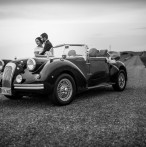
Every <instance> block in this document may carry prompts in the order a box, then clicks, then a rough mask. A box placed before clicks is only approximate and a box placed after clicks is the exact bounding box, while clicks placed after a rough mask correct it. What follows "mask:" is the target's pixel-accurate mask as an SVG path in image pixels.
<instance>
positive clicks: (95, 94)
mask: <svg viewBox="0 0 146 147" xmlns="http://www.w3.org/2000/svg"><path fill="white" fill-rule="evenodd" d="M113 93H115V91H114V90H113V88H112V87H100V88H95V89H90V90H87V91H85V92H83V93H80V94H77V95H76V96H75V98H74V100H73V102H72V103H71V104H70V105H72V104H73V105H74V104H78V103H79V102H82V101H85V100H87V101H88V99H97V98H98V99H100V98H103V97H108V95H110V94H113ZM0 105H3V106H8V107H20V106H21V107H26V108H28V107H34V106H35V107H42V108H46V107H47V108H48V107H59V106H55V105H54V104H52V102H51V101H50V99H49V97H48V98H45V97H40V96H35V97H23V98H22V99H19V100H10V99H7V98H6V97H4V96H2V95H0ZM68 106H69V105H67V106H66V107H68Z"/></svg>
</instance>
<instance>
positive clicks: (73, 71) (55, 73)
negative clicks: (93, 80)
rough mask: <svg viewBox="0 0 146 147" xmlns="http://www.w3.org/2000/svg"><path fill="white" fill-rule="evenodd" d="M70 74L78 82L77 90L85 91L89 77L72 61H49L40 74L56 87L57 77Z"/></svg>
mask: <svg viewBox="0 0 146 147" xmlns="http://www.w3.org/2000/svg"><path fill="white" fill-rule="evenodd" d="M63 73H67V74H70V75H71V76H72V77H73V79H74V80H75V83H76V89H77V92H81V91H83V90H84V89H85V88H86V86H87V79H86V77H85V75H84V74H83V72H82V71H81V70H80V69H79V68H78V67H77V66H76V65H75V64H74V63H72V62H70V61H68V60H65V59H57V60H55V61H53V62H52V63H49V62H47V63H46V65H45V66H44V68H43V69H42V71H41V72H40V74H41V75H42V78H41V80H43V81H45V82H46V83H47V84H49V87H52V88H53V87H54V84H55V81H56V80H57V78H58V77H59V76H60V75H61V74H63Z"/></svg>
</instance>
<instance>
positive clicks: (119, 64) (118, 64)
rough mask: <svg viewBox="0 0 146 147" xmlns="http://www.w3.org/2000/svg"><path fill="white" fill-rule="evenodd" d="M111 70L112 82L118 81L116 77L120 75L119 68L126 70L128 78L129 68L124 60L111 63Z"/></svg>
mask: <svg viewBox="0 0 146 147" xmlns="http://www.w3.org/2000/svg"><path fill="white" fill-rule="evenodd" d="M109 70H110V81H111V82H112V83H115V82H116V78H117V76H118V73H119V70H124V72H125V74H126V80H127V69H126V67H125V65H124V64H123V63H122V62H120V61H117V62H116V63H115V64H110V68H109Z"/></svg>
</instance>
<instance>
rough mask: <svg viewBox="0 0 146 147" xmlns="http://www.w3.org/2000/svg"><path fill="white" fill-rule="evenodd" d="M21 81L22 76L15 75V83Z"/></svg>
mask: <svg viewBox="0 0 146 147" xmlns="http://www.w3.org/2000/svg"><path fill="white" fill-rule="evenodd" d="M22 80H23V78H22V76H21V75H17V77H16V82H17V83H21V82H22Z"/></svg>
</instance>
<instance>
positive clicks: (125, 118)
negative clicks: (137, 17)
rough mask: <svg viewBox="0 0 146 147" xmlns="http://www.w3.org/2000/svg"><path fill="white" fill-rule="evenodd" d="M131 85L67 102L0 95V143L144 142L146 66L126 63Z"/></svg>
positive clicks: (18, 145)
mask: <svg viewBox="0 0 146 147" xmlns="http://www.w3.org/2000/svg"><path fill="white" fill-rule="evenodd" d="M125 64H126V67H127V70H128V83H127V88H126V89H125V91H123V92H115V91H114V90H113V89H112V87H106V88H98V89H93V90H89V91H87V92H85V93H83V94H80V95H78V96H76V98H75V100H74V101H73V102H72V103H71V104H70V105H67V106H63V107H58V106H54V105H52V104H51V103H50V102H49V101H46V100H42V99H40V98H23V99H22V100H17V101H12V100H8V99H6V98H5V97H3V96H0V147H5V146H11V147H21V146H30V147H33V146H38V147H43V146H44V147H46V146H49V147H50V146H55V147H56V146H63V147H65V146H84V147H85V146H96V147H97V146H99V147H100V146H115V147H120V146H143V147H144V146H146V68H145V66H144V65H143V63H142V62H141V60H140V58H139V56H133V57H131V58H130V59H128V60H127V61H126V62H125Z"/></svg>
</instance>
